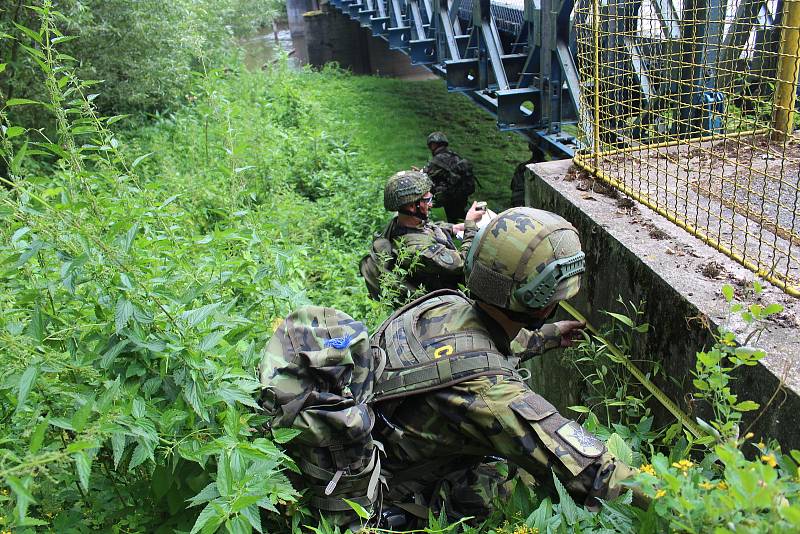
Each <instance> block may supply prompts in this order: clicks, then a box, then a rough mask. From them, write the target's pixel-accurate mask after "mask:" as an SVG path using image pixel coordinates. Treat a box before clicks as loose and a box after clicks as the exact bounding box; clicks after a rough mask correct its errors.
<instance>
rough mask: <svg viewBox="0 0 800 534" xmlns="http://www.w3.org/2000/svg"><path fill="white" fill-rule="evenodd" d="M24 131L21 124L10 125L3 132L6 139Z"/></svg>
mask: <svg viewBox="0 0 800 534" xmlns="http://www.w3.org/2000/svg"><path fill="white" fill-rule="evenodd" d="M24 133H25V128H23V127H22V126H12V127H10V128H9V129H8V130H6V132H5V134H6V137H7V138H8V139H13V138H15V137H17V136H20V135H22V134H24Z"/></svg>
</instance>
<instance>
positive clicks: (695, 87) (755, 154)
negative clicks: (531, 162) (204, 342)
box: [574, 0, 800, 296]
mask: <svg viewBox="0 0 800 534" xmlns="http://www.w3.org/2000/svg"><path fill="white" fill-rule="evenodd" d="M574 23H575V33H576V36H577V57H576V60H577V64H578V68H579V73H580V79H581V82H582V83H581V94H580V105H581V118H582V120H581V133H582V139H583V145H584V147H585V148H584V149H583V150H582V151H580V152H579V153H578V154H577V155H576V158H575V161H576V163H577V164H578V165H580V166H581V167H583V168H584V169H586V170H587V171H589V172H590V173H592V174H593V175H595V176H597V177H599V178H601V179H602V180H605V181H606V182H608V183H610V184H612V185H613V186H615V187H617V188H618V189H620V190H622V191H624V192H625V193H627V194H628V195H630V196H632V197H634V198H636V199H638V200H639V201H640V202H642V203H644V204H646V205H647V206H649V207H651V208H653V209H654V210H656V211H658V212H659V213H661V214H662V215H664V216H666V217H667V218H669V219H670V220H672V221H673V222H675V223H676V224H678V225H679V226H681V227H683V228H684V229H686V230H688V231H689V232H691V233H692V234H694V235H695V236H697V237H699V238H700V239H702V240H703V241H705V242H707V243H708V244H710V245H712V246H714V247H715V248H717V249H718V250H720V251H722V252H724V253H725V254H727V255H729V256H730V257H732V258H734V259H736V260H737V261H739V262H740V263H741V264H743V265H745V266H746V267H748V268H749V269H751V270H752V271H755V272H756V273H758V274H759V275H760V276H761V277H763V278H765V279H767V280H769V281H771V282H772V283H774V284H775V285H778V286H780V287H782V288H783V289H784V290H785V291H786V292H788V293H790V294H792V295H795V296H800V194H799V193H798V187H800V135H798V131H797V128H798V127H800V114H798V112H797V109H796V106H797V91H798V70H799V69H800V54H798V48H799V47H800V0H777V1H776V0H771V1H768V2H764V1H761V0H732V1H731V2H730V3H726V2H725V1H723V0H683V2H682V5H680V4H677V5H676V4H673V3H672V1H671V0H581V1H580V3H579V4H578V5H577V7H576V10H575V14H574ZM675 253H682V252H681V251H675Z"/></svg>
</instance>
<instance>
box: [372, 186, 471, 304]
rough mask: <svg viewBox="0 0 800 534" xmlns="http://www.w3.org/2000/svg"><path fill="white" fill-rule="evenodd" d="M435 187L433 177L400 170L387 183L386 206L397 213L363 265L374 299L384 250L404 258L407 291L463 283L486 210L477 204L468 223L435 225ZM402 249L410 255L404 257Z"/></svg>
mask: <svg viewBox="0 0 800 534" xmlns="http://www.w3.org/2000/svg"><path fill="white" fill-rule="evenodd" d="M431 186H432V184H431V181H430V179H429V178H428V177H427V176H426V175H425V174H424V173H422V172H420V171H401V172H398V173H397V174H395V175H393V176H392V177H391V178H389V180H388V181H387V182H386V186H385V188H384V191H383V205H384V207H385V208H386V210H387V211H396V212H397V215H396V216H395V217H393V218H392V220H391V221H390V222H389V224H388V226H387V227H386V228H385V229H384V231H383V232H382V233H381V234H380V235H379V236H378V238H377V239H376V240H375V241H373V245H372V250H371V253H370V254H368V255H367V256H365V257H364V258H363V259H362V261H361V273H362V275H363V276H364V279H365V280H366V282H367V287H368V289H369V291H370V296H372V297H373V298H376V299H377V298H379V296H380V274H381V270H382V269H381V267H382V263H383V262H382V261H381V258H380V256H381V252H384V253H387V254H389V255H391V256H392V257H393V258H395V259H397V258H399V260H400V266H401V268H402V269H404V270H405V271H407V272H408V274H407V277H406V280H404V282H405V284H406V290H407V291H406V292H407V293H411V292H413V291H414V290H415V289H417V288H420V287H424V288H425V289H426V290H428V291H433V290H436V289H442V288H452V289H456V288H458V284H459V283H461V284H463V283H464V256H465V255H466V251H467V250H469V247H470V245H471V244H472V238H473V237H474V236H475V232H476V231H477V227H476V221H478V220H480V218H481V217H482V216H483V207H482V206H478V205H477V203H475V204H473V207H472V208H471V209H470V211H469V213H467V216H466V222H464V223H460V224H449V223H440V222H437V223H434V222H431V221H430V220H429V218H428V217H429V214H430V210H431V204H432V201H433V195H432V194H431ZM458 232H463V233H464V236H463V239H462V241H461V247H460V248H457V247H456V245H455V243H454V241H453V239H454V237H455V235H456V233H458ZM400 249H404V250H405V253H402V254H400V253H399V251H400ZM389 267H391V266H389ZM402 296H404V295H401V297H402Z"/></svg>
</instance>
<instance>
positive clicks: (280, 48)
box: [239, 25, 308, 70]
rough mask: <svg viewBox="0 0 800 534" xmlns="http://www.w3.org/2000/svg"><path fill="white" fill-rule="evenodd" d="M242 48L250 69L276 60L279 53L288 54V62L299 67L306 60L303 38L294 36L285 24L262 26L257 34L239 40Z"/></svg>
mask: <svg viewBox="0 0 800 534" xmlns="http://www.w3.org/2000/svg"><path fill="white" fill-rule="evenodd" d="M239 44H241V46H242V48H243V49H244V63H245V65H246V66H247V68H248V69H250V70H260V69H263V68H264V66H265V65H269V64H270V63H272V62H275V61H277V60H278V57H279V54H280V53H285V54H288V55H289V59H290V60H291V61H290V62H289V63H290V65H293V66H295V67H298V68H299V67H300V66H302V65H304V64H306V63H307V62H308V58H307V57H306V46H305V38H304V37H303V36H302V35H300V36H295V37H294V38H293V37H292V35H291V34H290V32H289V27H288V26H286V25H278V26H277V28H275V31H273V29H272V28H263V29H262V30H261V31H260V32H258V33H257V34H255V35H253V36H251V37H247V38H245V39H242V40H241V41H239Z"/></svg>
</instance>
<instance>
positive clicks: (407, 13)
mask: <svg viewBox="0 0 800 534" xmlns="http://www.w3.org/2000/svg"><path fill="white" fill-rule="evenodd" d="M491 1H492V0H330V2H331V4H332V5H333V6H335V7H336V8H337V9H339V10H340V11H341V12H342V13H344V14H346V15H348V16H349V17H350V18H352V19H354V20H357V21H359V22H360V24H361V25H362V26H364V27H367V28H369V29H370V30H371V32H372V34H373V35H375V36H377V37H380V38H383V39H384V40H386V41H388V42H389V45H390V48H392V49H395V50H399V51H402V52H404V53H405V54H407V55H410V56H411V59H412V62H414V63H417V64H422V65H425V66H426V67H427V68H429V69H430V70H431V71H433V72H435V73H437V74H439V75H441V76H443V77H445V78H446V79H447V81H448V89H449V90H454V91H463V92H466V93H467V95H468V96H470V97H471V98H472V99H473V100H474V101H475V102H476V103H478V104H480V105H481V106H483V107H485V108H486V109H488V110H489V111H490V112H492V113H494V114H495V115H496V116H497V119H498V126H499V127H500V128H502V129H507V130H524V131H526V132H527V133H526V135H527V137H529V138H530V139H534V140H540V141H541V144H542V146H543V148H545V149H546V150H549V151H551V152H553V153H557V154H559V155H562V156H571V155H572V153H573V151H574V148H576V147H577V141H576V140H575V139H574V138H572V137H571V136H568V135H562V134H560V133H559V131H558V126H559V124H560V123H561V122H562V121H561V116H560V113H562V110H563V108H564V106H563V102H562V92H563V91H562V87H564V86H565V84H566V86H567V87H568V88H569V96H570V100H575V98H574V95H577V87H578V82H577V76H576V75H575V71H576V69H575V65H574V61H573V59H572V54H571V52H570V42H569V39H570V24H571V21H570V12H571V10H572V3H573V2H574V0H525V7H526V9H528V10H529V11H530V12H531V13H533V12H535V13H536V18H535V20H534V19H531V20H530V21H529V22H530V23H529V24H525V26H526V27H528V28H529V29H530V30H531V31H530V32H529V33H528V34H525V33H523V32H524V31H526V30H525V28H521V26H522V24H521V23H520V22H519V21H521V18H522V17H521V15H522V13H521V12H520V11H516V12H514V8H513V7H510V6H507V5H505V4H498V5H496V6H493V5H492V3H491ZM540 1H542V2H545V5H546V6H548V5H549V6H550V7H549V8H546V9H545V11H546V12H547V13H546V14H545V15H543V14H542V10H541V7H540V5H539V4H538V3H537V2H540ZM465 3H466V4H467V5H468V6H469V7H470V8H471V9H469V15H470V16H469V17H466V18H465V16H464V15H465V8H464V5H465ZM498 6H499V7H498ZM534 8H535V9H534ZM548 9H549V11H548ZM459 12H460V16H459ZM495 13H498V14H499V15H500V16H502V20H501V21H500V22H502V24H503V28H504V31H505V32H506V37H505V38H504V37H501V32H500V30H499V29H498V25H497V22H496V21H495V19H494V17H495V15H494V14H495ZM514 13H516V14H514ZM514 21H517V22H514ZM464 25H465V27H467V28H468V29H467V31H466V32H463V31H462V29H461V28H462V26H464ZM510 28H516V30H515V31H517V33H518V35H517V38H518V41H519V42H520V43H522V42H524V41H526V42H525V46H524V47H521V46H520V47H517V48H516V49H515V50H513V52H514V53H506V52H505V50H504V42H509V40H508V37H509V35H511V36H512V37H513V34H509V33H508V32H509V31H510ZM542 28H547V30H545V31H544V35H545V37H544V39H545V41H546V46H542V33H543V32H542ZM534 37H535V41H536V44H533V41H534ZM523 38H524V39H523ZM504 39H506V40H505V41H504ZM520 52H524V53H520ZM542 56H546V57H547V58H548V62H547V64H548V68H546V69H545V72H544V76H542V75H541V73H539V72H538V71H539V69H540V67H541V64H542V60H541V58H542ZM534 75H535V76H534ZM534 82H535V83H534ZM542 88H545V91H544V94H545V95H546V96H547V99H546V100H547V101H546V102H543V99H542V96H541V95H542V94H543V91H542ZM572 107H574V105H573V106H572ZM543 110H547V116H546V118H545V117H543V114H542V113H543Z"/></svg>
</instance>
